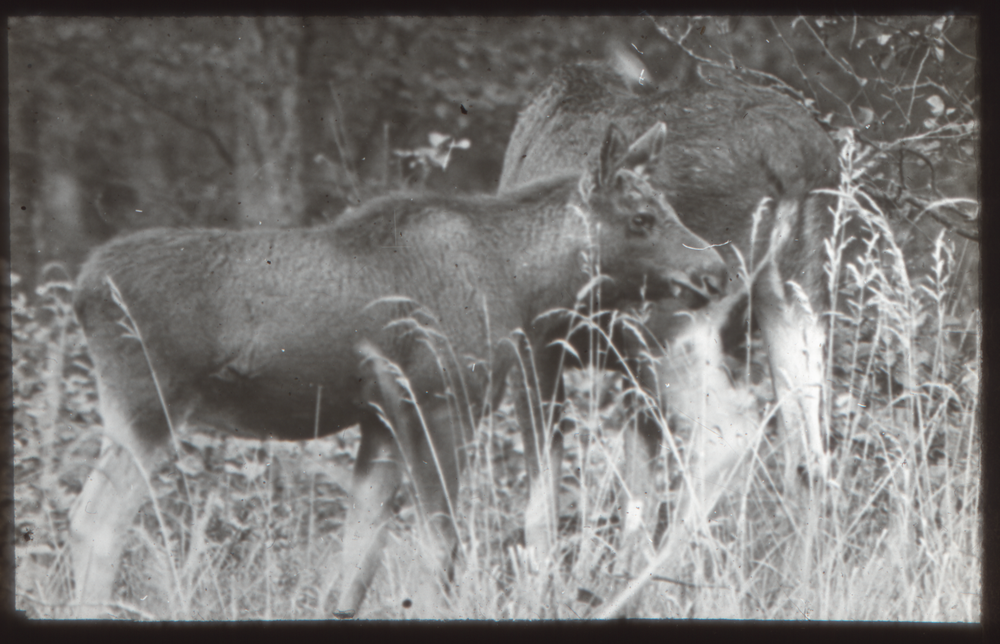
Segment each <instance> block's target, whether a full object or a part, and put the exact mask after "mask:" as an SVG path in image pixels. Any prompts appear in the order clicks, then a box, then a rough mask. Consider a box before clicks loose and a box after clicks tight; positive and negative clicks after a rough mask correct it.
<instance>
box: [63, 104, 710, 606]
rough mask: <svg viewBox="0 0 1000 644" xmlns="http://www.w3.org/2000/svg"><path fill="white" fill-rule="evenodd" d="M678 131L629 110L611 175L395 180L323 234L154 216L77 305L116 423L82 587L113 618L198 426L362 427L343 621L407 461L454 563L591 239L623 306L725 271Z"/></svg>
mask: <svg viewBox="0 0 1000 644" xmlns="http://www.w3.org/2000/svg"><path fill="white" fill-rule="evenodd" d="M665 132H666V128H665V127H664V125H663V124H662V123H657V124H653V125H652V127H651V128H649V129H648V131H646V133H645V134H644V135H643V136H641V137H637V140H636V141H635V142H634V143H633V144H632V145H631V146H630V147H629V146H628V145H627V142H626V141H625V140H624V139H623V137H622V134H621V132H620V131H619V130H618V129H617V128H614V127H613V126H612V127H611V129H610V131H609V136H608V141H607V143H606V144H605V145H604V146H603V148H602V152H601V155H600V163H599V164H598V165H597V167H596V168H595V169H594V170H593V171H591V172H586V173H584V174H583V175H581V174H580V172H579V171H576V170H575V171H571V172H569V173H564V174H558V175H556V176H551V177H550V178H548V179H546V180H544V181H541V182H538V183H535V184H532V185H528V186H525V187H524V188H522V189H519V190H516V191H512V192H511V194H509V195H506V196H503V197H488V196H479V197H440V196H433V195H400V196H390V197H385V198H381V199H377V200H374V201H372V202H370V203H368V204H366V205H364V206H362V207H361V208H359V209H357V210H356V211H354V212H353V213H350V214H346V215H344V216H343V217H342V218H341V219H339V220H338V221H336V222H334V223H332V224H330V225H327V226H324V227H319V228H313V229H304V230H281V231H276V230H251V231H241V232H234V231H223V230H187V231H182V230H149V231H145V232H141V233H138V234H135V235H131V236H128V237H125V238H122V239H119V240H116V241H113V242H111V243H109V244H107V245H105V246H103V247H101V248H99V249H98V250H96V251H95V252H94V253H93V255H92V256H91V257H90V259H89V260H88V261H87V263H86V264H85V266H84V267H83V270H82V272H81V274H80V277H79V279H78V282H77V289H76V299H75V304H74V305H75V310H76V314H77V317H78V318H79V320H80V322H81V324H82V326H83V328H84V331H85V333H86V336H87V340H88V343H89V346H90V350H91V353H92V355H93V359H94V364H95V367H96V372H97V375H98V382H99V395H100V404H101V415H102V418H103V422H104V429H105V440H104V441H103V445H102V449H101V456H100V463H99V465H98V466H97V468H95V470H94V471H93V472H92V474H91V476H90V478H89V479H88V480H87V482H86V484H85V486H84V489H83V491H82V492H81V494H80V496H79V498H78V499H77V501H76V504H75V506H74V508H73V509H72V510H71V516H70V526H71V545H72V550H73V562H74V563H73V565H74V576H75V583H76V592H77V596H78V598H79V600H80V601H81V602H85V603H86V604H87V605H89V608H90V609H91V610H90V613H91V614H93V613H95V612H99V611H95V610H92V609H94V605H95V604H98V605H99V604H100V603H102V602H106V601H107V600H109V599H110V597H111V591H112V584H113V581H114V576H115V571H116V569H117V564H118V559H119V557H120V555H121V544H122V542H123V539H122V533H123V531H124V530H125V529H127V528H128V526H129V524H130V523H131V521H132V519H133V518H134V517H135V515H136V512H137V511H138V509H139V507H140V506H141V504H142V503H143V501H144V498H145V496H146V491H145V490H146V486H145V485H144V483H143V482H142V479H141V475H142V471H145V472H151V471H153V469H154V468H155V466H156V465H157V464H158V463H161V462H163V461H164V460H165V459H167V458H168V457H169V456H170V452H171V449H172V446H173V441H174V440H176V435H177V434H179V433H182V432H183V431H184V429H185V427H186V426H191V425H195V424H197V425H202V426H213V427H216V428H218V429H220V430H224V431H228V432H230V433H233V434H235V435H237V436H250V437H273V438H280V439H290V440H296V439H307V438H311V437H313V435H314V431H315V430H316V428H317V427H318V433H319V435H321V436H322V435H328V434H331V433H334V432H337V431H340V430H342V429H345V428H347V427H350V426H353V425H355V424H360V429H361V445H360V448H359V451H358V457H357V462H356V464H355V469H354V482H353V491H352V493H351V494H352V498H351V499H350V505H349V507H350V510H349V512H348V518H347V523H346V526H345V535H344V544H345V550H344V555H343V556H344V562H345V563H344V566H343V567H344V569H345V570H347V571H350V574H348V575H346V579H345V583H344V584H342V587H341V591H340V593H339V597H338V606H337V614H338V615H339V616H351V615H353V614H355V612H356V611H357V609H358V608H359V606H360V605H361V603H362V601H363V599H364V596H365V593H366V591H367V588H368V585H369V583H370V581H371V579H372V577H373V575H374V574H375V572H376V569H377V567H378V565H379V562H380V555H381V549H382V542H383V540H384V536H385V532H384V529H383V528H384V525H385V523H386V521H387V520H388V518H389V516H388V515H389V512H390V511H389V508H390V507H391V503H390V501H391V498H392V496H393V494H394V492H395V490H396V489H397V487H398V485H399V484H400V481H401V479H402V475H403V471H404V467H405V468H408V469H409V471H410V473H411V476H412V478H413V483H414V487H415V489H416V497H417V502H418V506H419V507H420V508H421V510H422V512H423V514H424V515H425V516H426V517H428V518H429V523H430V525H431V526H432V530H433V532H435V534H436V539H437V542H438V543H439V544H440V552H439V553H438V555H439V559H438V560H439V561H440V562H441V565H442V567H447V566H449V565H450V564H451V560H452V557H453V556H454V552H455V550H456V548H457V547H458V545H459V544H458V539H457V535H456V533H455V529H454V525H453V523H452V516H453V513H452V512H451V504H452V503H453V502H454V500H455V499H456V495H457V492H458V481H459V478H458V477H459V471H460V468H461V466H462V461H463V446H464V445H466V444H467V443H468V442H469V441H470V438H471V431H472V428H473V426H474V424H475V421H476V420H477V419H478V416H479V414H480V413H481V412H482V411H483V410H484V409H485V408H486V407H487V402H488V401H492V404H494V405H495V404H496V402H498V399H499V397H500V396H501V395H502V391H503V387H504V382H505V374H506V373H507V372H508V371H509V370H510V369H511V368H512V367H516V368H520V365H522V364H523V365H525V371H526V372H530V371H531V367H532V365H531V362H530V360H529V359H528V358H530V352H527V351H524V350H523V349H524V348H526V347H525V346H521V345H522V344H523V343H524V342H527V343H529V344H530V345H531V347H532V348H538V347H543V346H545V345H547V344H548V343H549V342H550V341H551V340H552V339H553V336H554V335H555V334H557V333H558V329H559V328H561V326H562V325H557V324H555V323H548V322H544V321H543V322H539V321H537V320H536V318H537V317H538V316H539V314H541V313H544V312H546V311H550V310H552V309H558V308H560V307H566V308H571V307H573V306H574V302H575V298H576V296H577V295H576V294H577V293H578V291H579V290H580V289H581V288H583V287H584V286H585V285H586V284H587V280H588V276H587V275H586V274H584V272H582V271H581V255H582V254H583V253H584V251H587V250H595V251H596V252H599V253H600V257H601V259H602V267H603V270H604V272H605V274H606V275H607V276H608V277H610V278H611V279H610V281H607V282H606V283H605V284H604V286H603V287H602V288H603V290H602V298H603V301H604V302H605V303H606V304H609V305H613V304H614V303H615V302H616V301H619V300H623V299H629V298H633V299H634V298H635V297H637V296H638V293H639V291H640V289H642V288H645V289H646V293H647V296H649V297H652V298H656V297H664V296H668V295H669V294H671V293H673V292H676V289H677V288H678V285H679V286H682V287H684V288H686V289H691V290H693V291H702V290H704V288H705V286H704V282H705V280H716V281H717V280H719V279H721V277H720V276H721V275H722V274H723V272H724V271H725V264H724V263H723V262H722V260H721V257H720V256H718V255H717V254H715V253H705V252H695V251H691V250H689V248H699V247H702V246H704V241H703V240H701V239H699V238H698V237H697V236H696V235H694V234H692V233H691V232H690V231H688V230H687V229H686V228H685V227H684V226H683V225H682V224H681V223H680V221H679V220H678V219H677V217H676V215H675V214H674V212H673V210H672V209H671V208H670V206H669V204H668V203H667V202H666V201H665V200H664V199H663V198H662V196H661V195H660V194H659V193H657V192H655V191H654V190H652V189H651V188H650V186H649V184H648V183H646V181H645V180H644V179H643V178H642V177H641V176H640V175H639V174H637V172H636V170H637V169H638V168H639V167H640V166H642V165H643V164H646V163H648V162H649V161H650V160H651V159H652V158H655V156H656V155H657V154H658V153H659V151H660V150H661V149H662V148H663V144H664V137H665ZM518 330H522V331H523V333H521V334H518V333H517V331H518ZM512 337H515V338H518V339H517V340H514V341H512ZM442 338H446V341H444V340H442ZM525 356H528V358H526V357H525ZM477 366H478V367H480V368H475V367H477ZM401 375H405V376H406V378H407V379H408V382H409V386H406V385H404V384H403V383H404V380H403V379H402V378H401V377H400V376H401ZM528 377H529V374H528V373H525V374H524V377H523V378H520V379H515V380H520V381H524V380H527V379H528ZM376 407H377V409H376ZM380 413H381V414H384V417H385V419H387V420H388V421H389V423H388V424H389V425H391V428H392V429H391V430H390V429H389V428H388V427H387V424H386V423H384V422H383V420H382V418H381V417H380ZM425 428H426V429H427V433H428V434H429V439H428V438H427V434H425ZM525 444H526V451H530V449H531V448H532V446H533V445H534V441H533V439H531V437H530V436H527V435H526V439H525ZM527 456H528V458H527V459H526V460H527V461H528V463H529V474H530V478H531V480H532V481H533V483H532V485H537V482H538V477H539V472H540V469H539V466H538V463H537V458H535V457H534V455H533V454H528V455H527ZM83 608H85V609H87V608H88V606H83Z"/></svg>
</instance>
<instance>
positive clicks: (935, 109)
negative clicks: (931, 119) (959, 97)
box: [927, 94, 944, 117]
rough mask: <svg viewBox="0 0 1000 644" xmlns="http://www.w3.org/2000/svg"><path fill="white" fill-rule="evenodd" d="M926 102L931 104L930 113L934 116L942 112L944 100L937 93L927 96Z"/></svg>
mask: <svg viewBox="0 0 1000 644" xmlns="http://www.w3.org/2000/svg"><path fill="white" fill-rule="evenodd" d="M927 104H928V105H930V106H931V114H933V115H934V116H935V117H937V116H941V115H942V114H944V101H943V100H941V97H940V96H938V95H937V94H934V95H932V96H928V97H927Z"/></svg>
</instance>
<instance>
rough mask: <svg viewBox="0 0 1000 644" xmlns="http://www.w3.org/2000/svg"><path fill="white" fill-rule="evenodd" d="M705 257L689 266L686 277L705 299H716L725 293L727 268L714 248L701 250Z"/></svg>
mask: <svg viewBox="0 0 1000 644" xmlns="http://www.w3.org/2000/svg"><path fill="white" fill-rule="evenodd" d="M701 252H703V253H704V254H705V259H704V261H703V262H701V263H700V264H699V265H698V266H694V267H692V268H691V271H690V272H689V273H688V279H689V280H690V281H691V285H692V286H694V288H695V289H696V290H697V291H698V293H699V294H700V295H702V296H704V297H705V298H707V299H718V298H720V297H722V296H723V295H725V294H726V288H727V286H728V284H729V268H728V267H727V266H726V263H725V262H723V261H722V258H721V257H719V254H718V253H716V252H715V251H714V250H711V249H706V250H705V251H701Z"/></svg>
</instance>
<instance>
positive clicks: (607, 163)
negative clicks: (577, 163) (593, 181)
mask: <svg viewBox="0 0 1000 644" xmlns="http://www.w3.org/2000/svg"><path fill="white" fill-rule="evenodd" d="M626 154H628V141H627V140H626V139H625V133H624V132H622V131H621V129H620V128H619V127H618V126H617V125H615V124H614V123H612V124H611V125H609V126H608V133H607V134H606V135H605V137H604V143H603V144H602V145H601V161H600V167H599V168H598V170H597V182H598V185H602V186H603V185H605V184H606V183H607V180H608V179H610V178H611V175H612V173H614V172H615V171H616V170H617V169H618V168H620V167H621V161H622V159H624V158H625V155H626Z"/></svg>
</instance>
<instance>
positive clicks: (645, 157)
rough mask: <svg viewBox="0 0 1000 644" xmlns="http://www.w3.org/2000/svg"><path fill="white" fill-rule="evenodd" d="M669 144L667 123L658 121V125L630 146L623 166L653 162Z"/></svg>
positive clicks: (631, 166)
mask: <svg viewBox="0 0 1000 644" xmlns="http://www.w3.org/2000/svg"><path fill="white" fill-rule="evenodd" d="M666 144H667V124H666V123H664V122H663V121H658V122H657V123H656V125H654V126H653V127H651V128H649V129H648V130H646V133H645V134H643V135H642V136H640V137H639V138H638V139H636V140H635V143H633V144H632V145H630V146H629V148H628V151H627V152H626V153H625V158H624V159H623V160H622V167H624V168H629V169H634V168H636V167H637V166H640V165H644V164H647V163H652V162H653V161H655V160H656V158H657V157H658V156H660V154H662V153H663V148H664V147H665V146H666Z"/></svg>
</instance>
